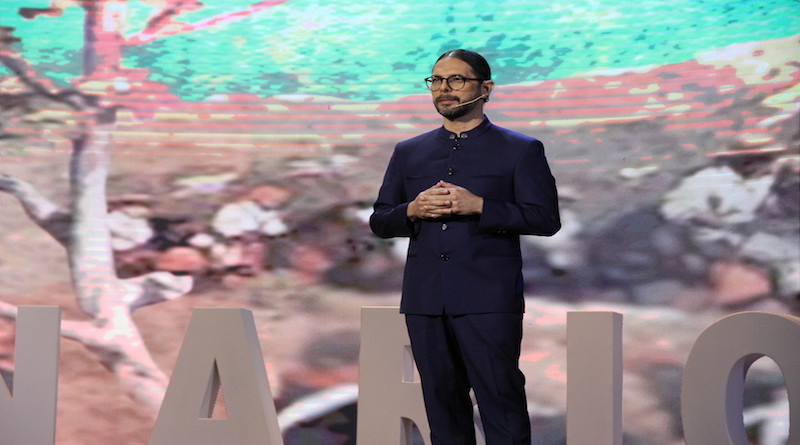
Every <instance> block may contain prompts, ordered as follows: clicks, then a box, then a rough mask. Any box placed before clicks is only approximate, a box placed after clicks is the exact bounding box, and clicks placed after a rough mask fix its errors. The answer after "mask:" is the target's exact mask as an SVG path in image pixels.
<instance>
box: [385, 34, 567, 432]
mask: <svg viewBox="0 0 800 445" xmlns="http://www.w3.org/2000/svg"><path fill="white" fill-rule="evenodd" d="M425 80H426V82H427V83H428V86H429V88H430V90H431V93H432V98H433V103H434V105H435V107H436V110H437V111H438V112H439V114H441V115H442V117H443V121H444V123H443V126H442V127H440V128H439V129H436V130H433V131H431V132H428V133H425V134H422V135H420V136H417V137H414V138H412V139H409V140H406V141H403V142H400V143H399V144H397V146H396V147H395V151H394V153H393V155H392V158H391V160H390V161H389V166H388V167H387V170H386V175H385V177H384V181H383V185H382V186H381V188H380V191H379V194H378V199H377V201H376V202H375V205H374V212H373V214H372V216H371V218H370V227H371V228H372V231H373V232H375V234H376V235H378V236H380V237H382V238H389V237H396V236H407V237H410V238H411V241H410V244H409V248H408V259H407V262H406V269H405V275H404V278H403V293H402V300H401V304H400V311H401V312H402V313H404V314H405V317H406V325H407V328H408V333H409V337H410V339H411V348H412V352H413V354H414V359H415V361H416V364H417V368H418V369H419V373H420V379H421V383H422V392H423V398H424V400H425V408H426V411H427V415H428V422H429V424H430V428H431V442H432V444H433V445H467V444H470V445H471V444H475V433H474V427H473V420H472V412H473V410H472V403H471V399H470V396H469V390H470V388H472V389H473V391H474V393H475V398H476V399H477V403H478V408H479V411H480V416H481V420H482V423H483V427H484V433H485V437H486V443H487V445H501V444H518V445H522V444H524V445H530V440H531V439H530V420H529V417H528V412H527V403H526V400H525V388H524V386H525V378H524V376H523V375H522V372H520V370H519V355H520V343H521V340H522V313H523V311H524V299H523V282H522V259H521V254H520V246H519V235H523V234H533V235H544V236H549V235H553V234H554V233H556V232H557V231H558V230H559V228H560V227H561V223H560V220H559V213H558V201H557V196H556V186H555V180H554V179H553V176H552V175H551V174H550V169H549V167H548V164H547V160H546V159H545V156H544V147H543V145H542V143H541V142H539V141H538V140H536V139H533V138H530V137H527V136H524V135H521V134H519V133H515V132H512V131H509V130H506V129H503V128H500V127H498V126H495V125H493V124H492V123H491V122H490V121H489V120H488V119H487V118H486V117H485V116H484V113H483V108H484V104H485V102H486V101H488V100H489V96H490V95H491V93H492V89H493V88H494V82H493V81H492V80H491V69H490V67H489V64H488V63H487V62H486V60H485V59H484V58H483V57H482V56H481V55H480V54H478V53H475V52H472V51H466V50H460V49H459V50H454V51H448V52H446V53H444V54H443V55H442V56H441V57H440V58H439V59H438V61H437V62H436V64H435V65H434V67H433V72H432V75H431V77H429V78H428V79H425Z"/></svg>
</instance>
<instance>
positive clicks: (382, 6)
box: [0, 0, 800, 101]
mask: <svg viewBox="0 0 800 445" xmlns="http://www.w3.org/2000/svg"><path fill="white" fill-rule="evenodd" d="M252 3H254V2H253V1H252V0H249V1H248V0H204V1H203V4H204V5H205V6H204V7H203V8H202V9H200V10H197V11H194V12H191V13H187V14H184V15H182V16H180V20H181V21H184V22H197V21H200V20H203V19H207V18H210V17H214V16H217V15H219V14H224V13H227V12H233V11H237V10H242V9H245V8H247V7H248V6H249V5H250V4H252ZM48 5H49V1H32V0H3V2H2V5H0V25H2V26H10V27H14V28H15V31H14V34H15V35H16V36H17V37H20V38H21V39H22V42H21V43H20V44H18V47H19V48H20V50H21V52H22V54H23V55H24V56H25V57H26V58H27V59H28V60H30V61H31V62H32V63H33V64H34V65H35V66H36V67H37V68H38V69H39V70H40V71H42V72H43V73H46V74H48V75H50V76H51V77H53V78H55V79H57V80H58V81H62V82H66V81H67V80H68V79H70V78H74V77H76V76H78V75H80V73H81V70H82V69H83V63H82V55H81V54H82V48H83V46H84V34H83V26H84V25H83V22H84V16H85V14H84V12H83V10H82V9H81V8H78V7H72V8H68V9H66V10H65V12H64V14H63V15H62V16H60V17H37V18H35V19H33V20H24V19H22V18H20V17H19V16H18V14H17V13H16V11H17V10H18V9H19V8H20V7H23V6H24V7H47V6H48ZM126 5H127V7H128V8H127V14H128V19H127V28H126V30H125V32H126V33H133V32H136V31H139V30H140V29H142V28H143V27H144V25H145V23H146V22H147V20H148V19H149V17H150V16H151V14H153V12H154V10H153V9H152V7H151V6H149V3H146V2H140V1H135V0H129V1H128V2H126ZM797 23H800V2H798V1H797V0H771V1H770V0H759V1H753V0H745V1H718V0H708V1H700V0H683V1H682V0H676V1H669V2H667V1H663V0H643V1H638V2H631V1H629V0H598V1H582V2H570V3H563V2H550V1H548V2H545V1H522V0H494V1H492V2H491V3H489V2H486V1H485V0H474V1H473V0H463V1H462V0H459V1H455V0H442V1H435V0H434V1H429V2H410V1H399V0H384V1H382V2H364V1H361V0H358V1H355V0H339V1H335V0H327V1H320V0H289V1H288V2H286V3H284V4H282V5H279V6H275V7H272V8H270V9H267V10H265V11H262V12H259V13H257V14H254V15H251V16H250V17H248V18H246V19H244V20H241V21H237V22H233V23H230V24H227V25H224V26H219V27H215V28H211V29H205V30H201V31H194V32H187V33H182V34H178V35H175V36H171V37H167V38H162V39H159V40H157V41H154V42H150V43H147V44H143V45H138V46H132V47H129V48H127V49H126V50H125V52H124V57H123V60H122V64H123V66H127V67H140V68H147V69H149V70H150V71H151V75H150V78H151V80H153V81H156V82H160V83H163V84H165V85H167V86H168V87H169V88H170V90H171V91H172V92H173V93H174V94H176V95H179V96H180V97H182V98H183V99H184V100H190V101H196V100H203V99H205V98H207V97H209V96H211V95H214V94H229V93H242V94H256V95H259V96H263V97H268V96H273V95H278V94H310V95H325V96H335V97H340V98H344V99H349V100H369V101H372V100H392V99H396V98H398V97H402V96H406V95H409V94H415V93H419V92H422V91H423V88H424V87H423V82H422V79H423V78H424V77H426V76H427V75H428V74H429V73H430V69H431V65H432V63H433V61H434V60H435V59H436V57H438V55H439V54H441V53H442V52H444V51H445V50H447V49H453V48H459V47H463V48H469V49H474V50H477V51H479V52H481V53H482V54H484V55H485V56H486V57H487V58H488V59H489V61H490V63H491V64H492V66H493V68H494V78H495V80H496V81H497V82H498V83H499V84H511V83H519V82H526V81H537V80H545V79H555V78H563V77H569V76H574V75H577V74H579V73H581V72H585V71H590V70H596V69H601V68H609V69H613V68H625V67H633V66H643V65H653V64H669V63H677V62H682V61H685V60H690V59H693V58H694V57H695V56H696V55H697V54H698V53H699V52H702V51H706V50H710V49H715V48H719V47H722V46H726V45H730V44H733V43H741V42H747V41H758V40H767V39H774V38H780V37H786V36H790V35H794V34H797V33H798V29H799V28H798V27H797Z"/></svg>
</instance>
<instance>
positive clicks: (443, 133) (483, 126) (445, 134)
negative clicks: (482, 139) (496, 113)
mask: <svg viewBox="0 0 800 445" xmlns="http://www.w3.org/2000/svg"><path fill="white" fill-rule="evenodd" d="M491 127H492V123H491V122H490V121H489V118H488V117H486V116H484V117H483V122H481V123H480V125H478V126H477V127H475V128H473V129H472V130H469V131H462V132H461V133H460V134H456V133H453V132H452V131H449V130H446V129H445V128H444V126H441V127H439V137H441V138H447V139H469V138H476V137H478V136H480V135H482V134H483V133H485V132H486V131H487V130H489V128H491Z"/></svg>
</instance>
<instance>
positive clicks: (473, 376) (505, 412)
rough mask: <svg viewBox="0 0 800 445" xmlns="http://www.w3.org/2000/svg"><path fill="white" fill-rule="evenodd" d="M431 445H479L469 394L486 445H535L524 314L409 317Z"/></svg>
mask: <svg viewBox="0 0 800 445" xmlns="http://www.w3.org/2000/svg"><path fill="white" fill-rule="evenodd" d="M406 326H407V328H408V334H409V337H410V338H411V350H412V352H413V354H414V361H415V362H416V365H417V369H418V370H419V374H420V379H421V383H422V393H423V399H424V400H425V409H426V411H427V415H428V423H429V425H430V428H431V443H432V445H475V443H476V442H475V430H474V425H473V420H472V413H473V410H472V401H471V399H470V396H469V391H470V388H472V390H473V391H474V393H475V398H476V400H477V402H478V410H479V412H480V416H481V421H482V423H483V430H484V434H485V438H486V444H487V445H530V443H531V426H530V418H529V417H528V409H527V402H526V399H525V376H524V375H523V374H522V372H521V371H520V370H519V355H520V343H521V341H522V314H513V313H490V314H467V315H446V314H445V315H436V316H431V315H414V314H406Z"/></svg>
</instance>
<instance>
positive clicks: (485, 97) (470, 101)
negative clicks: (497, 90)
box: [453, 94, 489, 108]
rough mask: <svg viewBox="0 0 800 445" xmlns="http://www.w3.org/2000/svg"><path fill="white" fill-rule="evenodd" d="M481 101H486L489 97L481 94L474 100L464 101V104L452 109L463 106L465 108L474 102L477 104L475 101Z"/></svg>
mask: <svg viewBox="0 0 800 445" xmlns="http://www.w3.org/2000/svg"><path fill="white" fill-rule="evenodd" d="M481 99H487V100H488V99H489V96H487V95H485V94H481V95H480V96H478V97H476V98H475V99H472V100H468V101H466V102H464V103H460V104H458V105H456V106H455V107H453V108H458V107H463V106H465V105H469V104H472V103H475V102H477V101H479V100H481Z"/></svg>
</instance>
